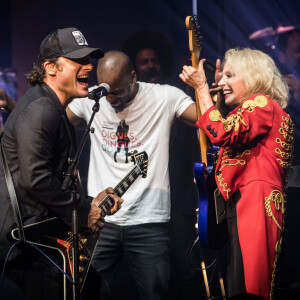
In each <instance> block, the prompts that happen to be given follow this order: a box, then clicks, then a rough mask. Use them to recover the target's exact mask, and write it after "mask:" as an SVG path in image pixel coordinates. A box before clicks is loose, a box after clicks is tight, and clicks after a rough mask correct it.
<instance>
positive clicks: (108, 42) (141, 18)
mask: <svg viewBox="0 0 300 300" xmlns="http://www.w3.org/2000/svg"><path fill="white" fill-rule="evenodd" d="M197 2H198V3H197V5H198V9H197V15H198V22H199V25H200V30H201V33H202V35H203V49H202V53H201V56H202V57H205V58H206V59H207V60H209V61H211V62H212V63H214V61H215V60H216V59H217V58H221V57H222V56H223V54H224V52H225V51H226V50H227V49H229V48H232V47H237V46H238V47H251V48H258V49H261V50H264V51H266V52H268V53H270V54H271V55H274V56H275V51H276V39H277V37H278V36H276V35H275V36H268V37H265V38H260V39H256V40H250V39H249V36H250V34H252V33H253V32H255V31H257V30H260V29H263V28H266V27H273V28H277V27H278V26H289V25H294V26H296V27H300V24H299V23H300V0H248V1H247V0H198V1H197ZM192 14H193V1H192V0H97V1H96V0H95V1H88V0H86V1H83V0H81V1H78V0H72V1H68V0H67V1H66V0H60V1H57V0H51V1H50V0H43V1H41V0H31V1H28V0H27V1H26V0H23V1H20V0H11V1H5V2H4V1H2V3H1V17H0V68H7V67H12V68H14V70H15V71H16V72H17V79H18V80H17V82H18V98H19V99H20V98H21V97H22V96H23V94H24V92H25V91H26V90H27V88H28V85H27V83H26V80H25V74H26V73H27V72H28V71H29V70H30V68H31V65H32V63H33V62H36V61H37V56H38V51H39V45H40V42H41V41H42V39H43V38H44V37H45V36H46V35H47V34H48V33H50V32H51V31H53V30H55V29H57V28H64V27H77V28H78V29H79V30H81V31H82V32H83V34H84V35H85V37H86V39H87V41H88V43H89V45H90V46H92V47H100V48H102V49H103V50H104V51H108V50H116V49H120V48H121V46H122V44H123V42H124V41H125V40H126V38H127V37H128V36H129V35H131V34H132V33H135V32H137V31H140V30H144V29H151V30H157V31H160V32H162V33H163V34H164V35H165V36H166V37H167V38H168V40H169V42H170V43H171V45H172V47H173V51H174V53H173V54H174V72H173V75H172V78H171V79H170V82H171V83H173V84H175V85H177V86H180V87H183V88H184V85H183V84H182V83H181V82H180V80H179V79H178V74H179V73H180V72H181V69H182V66H183V64H186V63H187V62H188V60H189V57H190V52H189V48H188V33H187V29H186V27H185V18H186V16H188V15H192ZM272 45H275V49H272V47H271V46H272ZM93 63H94V64H95V62H93ZM91 80H92V82H91V83H92V84H94V83H95V78H92V79H91ZM297 209H298V210H299V208H297ZM298 210H297V211H298ZM296 219H297V217H296ZM296 219H294V220H295V224H291V226H290V230H291V231H290V236H289V237H290V238H289V240H290V241H291V240H294V239H297V240H298V242H296V243H295V242H294V241H291V242H290V245H291V246H289V247H290V248H289V249H288V250H285V252H284V253H285V255H284V256H283V262H282V263H281V264H282V265H284V267H282V269H283V271H281V274H282V278H281V281H282V284H281V285H280V286H282V287H283V291H284V292H283V293H285V291H286V290H285V287H286V286H287V285H289V286H291V285H293V286H294V288H295V289H300V287H299V286H300V285H299V282H300V275H299V274H300V272H299V271H298V270H299V268H298V266H299V265H300V263H299V256H298V247H300V245H299V238H297V237H298V232H299V227H300V225H299V224H297V223H296V222H298V223H299V221H297V220H296ZM298 219H299V218H298ZM286 249H287V248H286ZM299 251H300V250H299ZM258 272H259V270H258ZM283 278H286V279H283ZM286 299H287V298H286ZM291 299H292V298H291Z"/></svg>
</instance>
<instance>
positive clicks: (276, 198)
mask: <svg viewBox="0 0 300 300" xmlns="http://www.w3.org/2000/svg"><path fill="white" fill-rule="evenodd" d="M271 201H272V202H273V203H274V207H275V209H276V210H277V211H279V210H280V207H281V212H282V213H284V197H283V195H282V193H281V191H279V190H273V191H272V192H271V194H270V196H269V197H266V198H265V207H266V211H267V214H268V216H269V217H270V218H272V220H273V221H274V222H275V224H276V225H277V227H278V228H279V229H280V230H282V227H281V225H280V224H279V223H278V221H277V220H276V218H275V216H274V214H273V212H272V208H271Z"/></svg>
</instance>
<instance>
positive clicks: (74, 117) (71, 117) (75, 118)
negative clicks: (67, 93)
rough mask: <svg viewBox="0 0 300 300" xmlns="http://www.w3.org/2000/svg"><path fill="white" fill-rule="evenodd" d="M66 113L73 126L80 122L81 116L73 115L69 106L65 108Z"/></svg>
mask: <svg viewBox="0 0 300 300" xmlns="http://www.w3.org/2000/svg"><path fill="white" fill-rule="evenodd" d="M66 113H67V116H68V119H69V121H70V122H71V123H72V124H73V125H74V126H79V125H80V123H81V122H82V118H80V117H78V116H77V115H75V114H74V113H73V112H72V111H71V109H70V108H69V107H67V109H66Z"/></svg>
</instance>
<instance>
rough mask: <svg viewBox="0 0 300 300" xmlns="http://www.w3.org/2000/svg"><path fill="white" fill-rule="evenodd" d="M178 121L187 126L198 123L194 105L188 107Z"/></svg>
mask: <svg viewBox="0 0 300 300" xmlns="http://www.w3.org/2000/svg"><path fill="white" fill-rule="evenodd" d="M180 119H181V120H182V121H183V122H184V123H186V124H187V125H189V126H195V123H196V122H197V121H198V117H197V108H196V103H193V104H191V105H189V106H188V107H187V109H186V110H185V111H184V112H183V114H182V115H181V116H180Z"/></svg>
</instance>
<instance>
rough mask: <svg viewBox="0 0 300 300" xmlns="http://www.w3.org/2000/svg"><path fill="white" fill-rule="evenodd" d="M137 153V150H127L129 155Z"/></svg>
mask: <svg viewBox="0 0 300 300" xmlns="http://www.w3.org/2000/svg"><path fill="white" fill-rule="evenodd" d="M137 153H138V151H137V150H134V151H131V152H129V156H132V155H136V154H137Z"/></svg>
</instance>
